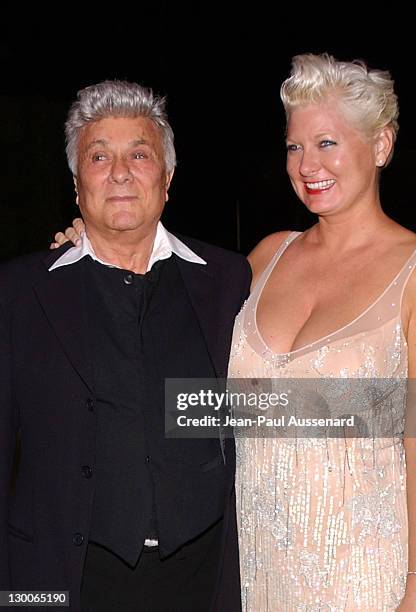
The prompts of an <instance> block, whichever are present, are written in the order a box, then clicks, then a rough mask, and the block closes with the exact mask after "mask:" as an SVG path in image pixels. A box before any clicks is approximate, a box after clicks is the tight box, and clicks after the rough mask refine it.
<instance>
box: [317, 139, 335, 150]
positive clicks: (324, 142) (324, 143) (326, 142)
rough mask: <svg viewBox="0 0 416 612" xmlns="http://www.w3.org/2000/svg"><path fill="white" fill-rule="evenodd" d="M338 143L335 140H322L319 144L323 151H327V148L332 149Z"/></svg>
mask: <svg viewBox="0 0 416 612" xmlns="http://www.w3.org/2000/svg"><path fill="white" fill-rule="evenodd" d="M336 144H337V143H336V142H335V141H334V140H321V141H320V143H319V146H320V147H321V148H322V149H325V148H326V147H332V146H333V145H336Z"/></svg>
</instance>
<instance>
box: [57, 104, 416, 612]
mask: <svg viewBox="0 0 416 612" xmlns="http://www.w3.org/2000/svg"><path fill="white" fill-rule="evenodd" d="M287 145H288V154H287V171H288V174H289V178H290V180H291V183H292V186H293V188H294V190H295V192H296V193H297V195H298V197H299V198H300V199H301V201H302V202H303V203H304V205H305V206H307V208H308V209H309V210H311V211H312V212H314V213H316V214H317V215H318V223H317V224H316V225H314V226H313V227H312V228H310V229H309V230H307V231H306V232H304V233H303V234H301V235H300V236H299V237H297V238H296V239H295V240H294V242H292V243H291V245H290V246H289V247H288V248H287V249H286V250H285V252H284V254H283V256H282V257H281V259H280V260H279V262H278V264H277V266H276V267H275V268H274V270H273V272H272V274H271V275H270V277H269V279H268V281H267V283H266V285H265V287H264V289H263V292H262V295H261V299H260V301H259V304H258V308H257V324H258V327H259V330H260V333H261V335H262V337H263V338H264V340H265V342H266V344H267V345H268V346H269V347H270V348H271V349H272V350H273V351H274V352H276V353H287V352H290V351H292V350H296V349H298V348H301V347H303V346H305V345H307V344H309V343H311V342H314V341H315V340H318V339H320V338H322V337H324V336H326V335H328V334H330V333H332V332H334V331H336V330H337V329H339V328H341V327H343V326H345V325H346V324H348V323H350V322H351V321H352V320H354V319H355V318H356V317H357V316H358V315H359V314H360V313H362V312H363V311H364V310H365V309H366V308H367V307H368V306H369V305H370V304H372V303H373V302H374V301H375V300H376V299H377V298H378V297H379V296H380V295H381V293H382V292H383V290H384V289H385V288H386V286H387V285H388V284H389V283H390V281H391V280H392V279H393V278H394V277H395V275H396V274H397V272H398V271H399V270H400V269H401V267H402V266H403V265H404V263H405V262H406V260H407V259H408V258H409V257H410V255H411V254H412V252H413V251H414V250H415V249H416V235H415V234H414V233H413V232H411V231H409V230H407V229H405V228H404V227H402V226H400V225H398V224H397V223H395V222H394V221H393V220H392V219H390V218H389V217H387V216H386V215H385V214H384V212H383V211H382V208H381V204H380V197H379V187H378V184H379V172H380V170H379V168H380V167H381V166H383V165H384V163H385V162H386V159H387V158H388V156H389V154H390V152H391V149H392V146H393V135H392V132H391V130H390V128H385V129H383V130H380V132H379V133H378V134H376V136H375V137H373V138H368V137H367V136H364V134H363V133H362V132H361V131H360V130H358V129H357V128H356V127H355V126H352V124H351V122H350V121H348V120H347V118H346V117H345V115H344V114H343V112H342V111H341V109H340V108H339V105H338V103H337V101H336V99H334V98H332V99H328V100H327V101H326V102H325V103H321V104H317V105H311V106H306V107H300V108H297V109H296V110H294V111H293V112H292V113H291V115H290V117H289V121H288V130H287ZM322 181H326V182H325V183H324V184H322ZM318 183H321V184H320V186H318V185H317V184H318ZM317 186H318V187H320V188H318V189H317V188H316V187H317ZM83 229H84V227H83V223H82V221H81V220H80V219H78V220H75V221H74V228H69V229H68V230H67V231H66V232H65V235H64V234H62V233H59V234H57V235H56V236H55V240H56V241H57V244H62V243H63V242H65V241H66V239H70V240H72V241H73V242H76V240H77V239H79V235H80V234H81V233H82V231H83ZM289 233H290V232H276V233H275V234H271V235H270V236H268V237H266V238H265V239H264V240H262V241H261V242H260V243H259V244H258V245H257V247H256V248H255V249H254V250H253V251H252V252H251V253H250V255H249V261H250V264H251V266H252V269H253V286H254V285H255V284H256V282H257V280H258V278H259V276H260V275H261V273H262V272H263V270H264V268H265V267H266V266H267V264H268V263H269V261H270V259H271V258H272V256H273V255H274V253H275V252H276V250H277V249H278V248H279V246H280V245H281V243H282V242H283V240H284V239H285V238H286V237H287V236H288V234H289ZM402 326H403V331H404V334H405V337H406V339H407V343H408V356H409V378H416V277H415V275H414V274H413V275H412V276H411V277H410V280H409V282H408V284H407V287H406V290H405V293H404V297H403V303H402ZM404 444H405V451H406V463H407V499H408V521H409V557H408V567H409V569H410V570H416V439H415V438H413V437H411V438H410V437H409V438H406V437H405V442H404ZM398 610H399V612H414V611H416V575H410V576H408V578H407V586H406V593H405V597H404V599H403V600H402V602H401V604H400V606H399V608H398Z"/></svg>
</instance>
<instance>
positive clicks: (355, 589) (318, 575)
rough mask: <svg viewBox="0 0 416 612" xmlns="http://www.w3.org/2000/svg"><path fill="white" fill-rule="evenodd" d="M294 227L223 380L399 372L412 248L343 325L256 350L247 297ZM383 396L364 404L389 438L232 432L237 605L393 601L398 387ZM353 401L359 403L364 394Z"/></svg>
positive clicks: (402, 540) (400, 545)
mask: <svg viewBox="0 0 416 612" xmlns="http://www.w3.org/2000/svg"><path fill="white" fill-rule="evenodd" d="M297 235H298V233H297V232H293V233H292V234H290V235H289V237H288V238H287V240H286V241H284V243H283V244H282V245H281V247H280V248H279V250H278V251H277V252H276V254H275V256H274V257H273V258H272V260H271V262H270V263H269V265H268V267H267V268H266V269H265V270H264V272H263V274H262V276H261V277H260V279H259V281H258V283H257V285H256V287H255V288H254V290H253V292H252V294H251V296H250V298H249V299H248V300H247V302H246V304H245V305H244V307H243V309H242V310H241V312H240V313H239V315H238V317H237V319H236V323H235V329H234V336H233V344H232V351H231V360H230V366H229V377H231V378H244V379H254V381H255V380H256V379H259V378H275V379H277V378H279V379H281V378H282V377H286V378H302V379H305V378H315V379H316V378H321V377H325V378H334V379H341V378H348V379H350V378H360V379H369V380H370V381H371V379H373V380H374V379H377V380H379V379H382V380H383V381H384V382H385V383H386V384H388V385H389V384H393V382H394V381H396V384H397V381H398V379H405V378H406V377H407V344H406V340H405V338H404V336H403V332H402V327H401V320H400V306H401V299H402V295H403V291H404V287H405V285H406V282H407V280H408V278H409V276H410V274H411V272H412V270H413V267H414V266H415V264H416V252H415V253H413V255H412V256H411V258H410V259H409V260H408V262H407V263H406V264H405V265H404V267H403V268H402V270H401V271H400V272H399V273H398V274H397V276H396V277H395V279H394V280H393V281H392V282H391V283H390V285H389V286H388V287H387V288H386V289H385V291H384V292H383V293H382V295H381V296H380V297H379V298H378V299H377V300H376V301H375V302H374V303H373V304H372V305H371V306H370V307H369V308H367V309H366V310H365V311H364V312H363V313H362V314H361V315H360V316H358V317H357V318H356V319H355V320H354V321H352V322H351V323H349V324H348V325H346V326H344V327H342V328H341V329H339V330H337V331H336V332H334V333H332V334H330V335H329V336H326V337H324V338H322V339H320V340H317V341H316V342H313V343H312V344H310V345H308V346H305V347H303V348H300V349H297V350H295V351H292V352H290V353H285V354H276V353H273V351H272V350H271V349H270V348H268V347H267V345H266V344H265V342H264V340H263V339H262V337H261V335H260V333H259V330H258V328H257V325H256V307H257V303H258V300H259V296H260V295H261V292H262V289H263V287H264V285H265V283H266V281H267V279H268V277H269V275H270V273H271V271H272V270H273V268H274V266H275V265H276V262H277V261H278V260H279V258H280V256H281V254H282V253H283V251H284V250H285V249H286V248H287V246H288V245H289V244H290V242H291V241H292V240H293V239H294V238H296V236H297ZM402 382H403V380H402ZM402 388H403V385H402ZM370 396H371V394H370ZM385 397H386V398H388V399H385V401H384V402H385V405H384V404H383V401H380V399H378V400H377V401H375V402H374V406H373V405H371V402H370V404H369V405H368V406H366V409H367V412H368V411H369V412H370V413H371V412H372V411H375V412H377V411H384V412H382V413H381V414H383V413H385V414H387V412H388V411H390V413H392V414H394V421H395V423H394V427H396V429H397V425H398V424H399V429H400V432H399V436H393V432H392V435H391V436H390V435H385V436H384V437H382V438H380V437H377V438H371V437H370V438H358V437H356V438H353V439H346V438H344V437H341V438H335V439H334V438H331V439H330V438H325V439H322V438H321V439H316V438H315V439H313V438H297V439H296V438H282V437H281V436H280V437H276V436H275V437H271V438H264V437H263V438H249V437H245V435H244V434H242V433H241V432H242V431H243V430H241V431H239V429H238V428H237V429H236V430H235V434H236V447H237V476H236V497H237V519H238V524H239V545H240V563H241V582H242V603H243V612H272V611H279V612H284V611H290V612H292V611H296V612H297V611H299V612H300V611H302V612H318V611H324V610H325V611H332V612H335V611H336V612H338V611H341V610H366V611H371V610H374V611H377V612H380V611H382V610H394V609H395V608H396V607H397V606H398V605H399V603H400V600H401V598H402V597H403V594H404V587H405V578H406V571H407V544H406V541H407V514H406V495H405V459H404V449H403V443H402V437H401V436H400V433H402V431H403V427H402V426H403V419H404V405H405V394H403V393H400V392H399V394H397V393H396V394H394V393H393V394H389V393H387V394H386V395H385ZM392 397H393V399H392ZM358 401H361V398H360V397H358ZM354 402H355V403H356V402H357V397H355V398H354ZM362 402H367V404H368V402H369V399H368V395H366V397H363V398H362ZM392 427H393V426H392ZM394 433H397V431H396V432H394Z"/></svg>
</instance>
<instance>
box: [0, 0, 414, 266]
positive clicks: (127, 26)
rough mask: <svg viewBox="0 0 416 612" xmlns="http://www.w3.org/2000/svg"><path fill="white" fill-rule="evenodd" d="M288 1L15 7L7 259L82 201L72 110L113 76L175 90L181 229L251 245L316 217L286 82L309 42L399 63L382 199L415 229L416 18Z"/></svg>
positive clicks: (5, 109)
mask: <svg viewBox="0 0 416 612" xmlns="http://www.w3.org/2000/svg"><path fill="white" fill-rule="evenodd" d="M226 7H228V9H229V10H228V13H227V14H225V8H226ZM286 8H287V9H289V10H288V11H286V12H287V15H283V13H282V12H281V10H280V9H279V8H278V7H277V6H271V7H269V8H268V9H267V10H265V9H264V7H262V5H261V4H258V5H255V6H254V5H252V6H250V7H249V8H247V9H245V10H243V9H242V8H241V7H239V8H234V7H232V6H231V8H230V6H229V5H226V4H225V3H224V6H223V7H219V8H215V9H214V8H213V5H212V4H209V5H206V4H198V3H196V4H193V5H189V6H184V5H182V4H175V3H168V2H165V3H163V2H162V3H157V4H154V5H148V6H146V7H142V6H140V5H136V6H135V8H134V9H133V8H132V7H131V6H129V5H124V4H123V5H121V4H120V5H119V6H117V5H110V6H109V7H108V8H104V5H103V6H101V5H100V6H98V5H97V6H96V7H95V9H96V11H97V13H98V14H99V16H100V18H101V19H100V22H98V19H93V20H91V23H90V20H88V23H87V22H86V18H85V16H84V15H83V14H82V12H81V13H77V14H76V15H75V16H74V15H72V14H71V7H66V9H65V11H66V12H67V13H69V15H66V14H65V12H63V13H62V15H61V16H60V17H58V18H56V16H55V20H54V21H51V15H48V16H47V18H46V16H45V19H41V20H36V21H35V20H34V21H32V20H31V19H30V18H28V16H27V15H25V23H22V19H21V18H20V19H18V20H16V19H8V20H7V19H6V20H5V21H4V23H3V31H2V36H1V38H0V65H1V67H2V76H1V78H0V110H1V113H0V118H1V119H0V120H1V125H0V151H1V163H0V168H1V175H0V178H1V193H2V204H1V215H0V232H1V234H0V235H1V240H0V259H7V258H9V257H12V256H15V255H18V254H22V253H25V252H29V251H33V250H37V249H40V248H45V247H46V246H47V245H48V243H49V242H50V241H51V239H52V237H53V235H54V233H55V232H56V231H57V230H59V229H63V228H64V227H66V226H67V225H68V224H69V223H70V220H71V219H72V218H73V217H74V216H75V215H76V214H77V209H76V206H75V203H74V193H73V187H72V179H71V174H70V172H69V170H68V168H67V165H66V158H65V155H64V146H65V143H64V137H63V124H64V121H65V116H66V113H67V110H68V108H69V105H70V103H71V102H72V100H73V99H74V97H75V95H76V92H77V90H78V89H80V88H82V87H85V86H86V85H89V84H91V83H95V82H98V81H101V80H103V79H106V78H110V79H112V78H119V79H128V80H133V81H137V82H140V83H141V84H144V85H146V86H150V87H152V88H153V89H154V90H155V91H156V92H157V93H160V94H163V95H166V96H167V98H168V113H169V117H170V121H171V125H172V127H173V129H174V132H175V137H176V149H177V154H178V166H177V169H176V175H175V178H174V182H173V184H172V187H171V191H170V200H169V202H168V204H167V207H166V211H165V213H164V217H163V220H164V222H165V224H166V225H167V227H168V228H169V229H171V230H176V231H179V232H181V233H183V234H187V235H191V236H194V237H196V238H200V239H203V240H206V241H209V242H212V243H215V244H219V245H222V246H226V247H228V248H231V249H236V250H241V251H242V252H243V253H247V252H248V251H249V250H250V249H251V248H252V247H253V246H254V245H255V244H256V242H257V241H258V240H259V239H260V238H261V237H263V236H265V235H266V234H268V233H270V232H272V231H276V230H281V229H300V230H302V229H305V228H306V227H307V226H308V225H310V224H311V223H312V222H313V217H311V216H310V215H309V214H308V213H307V212H306V211H305V210H304V209H303V207H302V205H301V204H300V203H299V202H298V201H297V199H296V197H295V196H294V194H292V191H291V187H290V184H289V181H288V179H287V177H286V174H285V148H284V115H283V110H282V108H281V103H280V99H279V86H280V83H281V82H282V80H283V79H284V78H285V77H286V76H287V74H288V72H289V69H290V58H291V57H292V56H293V55H294V54H296V53H302V52H308V51H311V52H323V51H328V52H329V53H331V54H333V55H335V57H337V58H338V59H347V60H351V59H355V58H359V59H360V58H361V59H365V60H366V61H367V63H368V64H369V65H370V67H373V68H382V69H388V70H390V71H391V72H392V74H393V76H394V78H395V81H396V91H397V93H398V95H399V101H400V109H401V114H400V126H401V129H400V132H399V139H398V142H397V146H396V153H395V157H394V158H393V162H392V164H391V166H390V167H389V168H388V169H387V170H386V171H385V172H383V177H382V188H381V193H382V202H383V206H384V209H385V210H386V211H387V212H388V213H389V214H390V215H391V216H392V217H393V218H394V219H396V220H398V221H399V222H401V223H403V224H404V225H406V226H407V227H410V228H411V229H413V230H416V215H415V213H414V195H413V186H414V182H413V181H414V179H415V177H414V176H413V175H414V165H415V160H416V156H415V153H416V126H415V124H414V104H415V95H414V86H413V83H414V63H415V62H414V52H413V39H414V37H415V36H416V34H414V33H413V32H411V31H409V32H408V29H409V30H410V27H411V24H412V23H413V20H411V19H410V17H409V19H407V16H406V15H404V14H403V13H402V12H400V13H398V11H397V9H396V8H395V7H393V8H394V10H395V12H392V10H391V7H390V13H389V14H387V13H386V14H381V15H380V19H379V21H378V22H375V20H374V16H373V17H372V19H371V20H369V22H368V23H366V24H364V23H363V21H362V15H361V14H360V11H359V8H358V9H357V8H354V7H353V6H352V5H348V7H346V6H345V7H340V6H333V7H332V9H330V10H328V9H324V7H323V5H322V6H321V5H320V7H319V10H318V11H317V10H314V11H307V10H306V9H305V8H303V7H302V5H293V7H286ZM310 8H311V7H310ZM316 8H317V7H315V9H316ZM380 8H381V5H380ZM77 10H78V11H79V10H80V9H77ZM335 10H336V11H337V12H334V11H335ZM22 11H23V9H22ZM276 11H277V14H279V15H280V16H279V17H276V16H275V14H276ZM72 12H74V11H72ZM407 24H409V28H408V27H407Z"/></svg>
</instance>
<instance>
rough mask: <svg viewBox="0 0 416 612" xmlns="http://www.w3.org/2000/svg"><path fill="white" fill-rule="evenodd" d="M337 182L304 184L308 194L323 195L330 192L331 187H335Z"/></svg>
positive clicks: (330, 180)
mask: <svg viewBox="0 0 416 612" xmlns="http://www.w3.org/2000/svg"><path fill="white" fill-rule="evenodd" d="M335 183H336V181H334V179H329V180H327V181H315V182H310V183H304V185H305V190H306V193H309V194H312V195H314V194H318V193H323V192H324V191H329V189H331V187H333V186H334V185H335Z"/></svg>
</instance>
